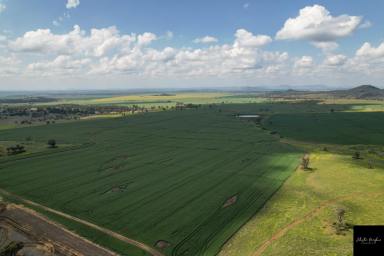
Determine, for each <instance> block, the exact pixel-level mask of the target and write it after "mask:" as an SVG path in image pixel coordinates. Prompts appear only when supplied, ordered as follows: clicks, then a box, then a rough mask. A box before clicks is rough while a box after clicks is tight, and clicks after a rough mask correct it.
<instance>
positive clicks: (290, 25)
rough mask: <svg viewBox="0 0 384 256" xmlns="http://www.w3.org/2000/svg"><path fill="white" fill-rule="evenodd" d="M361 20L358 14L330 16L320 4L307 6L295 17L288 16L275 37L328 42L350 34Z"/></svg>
mask: <svg viewBox="0 0 384 256" xmlns="http://www.w3.org/2000/svg"><path fill="white" fill-rule="evenodd" d="M361 21H362V17H360V16H350V15H346V14H343V15H340V16H335V17H334V16H332V15H331V14H330V12H329V11H328V10H327V9H326V8H325V7H324V6H321V5H313V6H307V7H305V8H303V9H301V10H300V12H299V15H298V16H297V17H295V18H289V19H288V20H287V21H286V22H285V24H284V26H283V28H281V29H280V30H279V31H278V32H277V34H276V39H279V40H284V39H293V40H299V39H304V40H309V41H312V42H330V41H335V40H336V39H338V38H342V37H346V36H349V35H351V34H352V33H353V32H354V31H355V30H356V29H357V28H358V26H359V24H360V23H361Z"/></svg>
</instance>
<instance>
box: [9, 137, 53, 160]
mask: <svg viewBox="0 0 384 256" xmlns="http://www.w3.org/2000/svg"><path fill="white" fill-rule="evenodd" d="M28 139H29V137H28ZM47 144H48V147H49V148H56V147H57V144H56V140H54V139H50V140H48V142H47ZM6 150H7V155H9V156H11V155H18V154H21V153H24V152H26V149H25V146H23V145H19V144H17V145H15V146H10V147H7V149H6Z"/></svg>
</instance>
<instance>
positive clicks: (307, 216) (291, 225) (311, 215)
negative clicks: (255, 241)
mask: <svg viewBox="0 0 384 256" xmlns="http://www.w3.org/2000/svg"><path fill="white" fill-rule="evenodd" d="M360 194H361V192H354V193H351V194H347V195H344V196H340V197H336V198H333V199H330V200H327V201H324V202H322V203H321V204H320V205H319V206H318V207H316V208H315V209H313V210H311V211H309V212H308V213H307V214H305V215H304V216H303V217H300V218H297V219H295V220H293V221H292V222H290V223H289V224H288V225H286V226H285V227H283V228H281V229H279V230H278V231H276V232H275V233H274V234H273V235H272V237H271V238H269V239H268V240H266V241H264V242H263V243H262V244H261V246H260V247H259V248H258V249H257V250H256V252H255V253H254V254H253V255H252V256H261V255H262V254H263V253H264V252H265V250H266V249H267V248H268V247H269V246H270V245H271V244H272V243H274V242H275V241H276V240H278V239H280V238H281V237H283V236H284V235H285V234H286V233H287V232H288V231H289V230H291V229H293V228H295V227H296V226H298V225H300V224H302V223H303V222H306V221H308V220H310V219H312V218H314V217H315V216H316V215H317V214H319V213H320V212H321V211H322V210H323V209H325V208H326V207H328V206H330V205H333V204H335V203H337V202H338V201H339V200H342V199H348V198H353V197H356V196H359V195H360ZM383 194H384V192H375V193H368V194H367V193H365V194H364V196H367V195H371V196H380V195H383Z"/></svg>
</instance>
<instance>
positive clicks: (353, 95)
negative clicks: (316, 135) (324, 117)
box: [266, 85, 384, 100]
mask: <svg viewBox="0 0 384 256" xmlns="http://www.w3.org/2000/svg"><path fill="white" fill-rule="evenodd" d="M266 96H268V97H272V98H279V97H282V98H346V99H372V100H373V99H379V100H382V99H384V89H380V88H377V87H375V86H373V85H361V86H358V87H355V88H352V89H345V90H333V91H298V90H286V91H277V92H267V93H266Z"/></svg>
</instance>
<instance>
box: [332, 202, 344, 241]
mask: <svg viewBox="0 0 384 256" xmlns="http://www.w3.org/2000/svg"><path fill="white" fill-rule="evenodd" d="M336 217H337V222H335V223H334V227H335V229H336V234H338V235H342V234H343V231H344V230H345V228H346V225H345V220H344V217H345V210H344V209H343V208H337V209H336Z"/></svg>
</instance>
